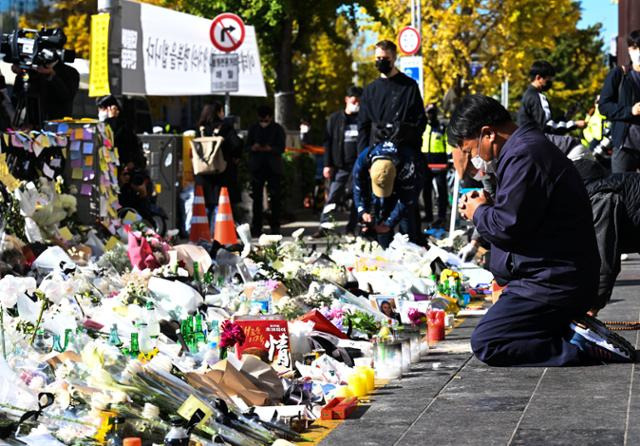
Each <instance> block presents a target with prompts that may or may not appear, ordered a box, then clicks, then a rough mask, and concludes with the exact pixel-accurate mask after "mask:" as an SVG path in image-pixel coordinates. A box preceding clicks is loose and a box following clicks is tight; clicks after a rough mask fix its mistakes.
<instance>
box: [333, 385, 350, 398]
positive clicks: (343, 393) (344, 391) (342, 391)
mask: <svg viewBox="0 0 640 446" xmlns="http://www.w3.org/2000/svg"><path fill="white" fill-rule="evenodd" d="M333 396H334V397H336V398H338V397H341V398H349V397H351V396H353V393H351V390H349V387H347V386H340V387H337V388H336V390H335V393H334V395H333Z"/></svg>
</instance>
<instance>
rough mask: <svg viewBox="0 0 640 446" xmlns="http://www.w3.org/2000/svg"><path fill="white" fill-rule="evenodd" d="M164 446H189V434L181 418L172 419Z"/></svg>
mask: <svg viewBox="0 0 640 446" xmlns="http://www.w3.org/2000/svg"><path fill="white" fill-rule="evenodd" d="M164 446H189V433H188V432H187V429H185V427H184V422H183V421H182V419H181V418H179V417H172V418H171V429H170V430H169V432H167V435H166V436H165V437H164Z"/></svg>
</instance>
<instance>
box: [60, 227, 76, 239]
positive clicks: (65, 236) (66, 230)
mask: <svg viewBox="0 0 640 446" xmlns="http://www.w3.org/2000/svg"><path fill="white" fill-rule="evenodd" d="M58 234H59V235H60V237H62V239H63V240H64V241H67V242H68V241H69V240H71V239H72V238H73V234H71V231H69V228H67V227H66V226H63V227H62V228H60V229H59V230H58Z"/></svg>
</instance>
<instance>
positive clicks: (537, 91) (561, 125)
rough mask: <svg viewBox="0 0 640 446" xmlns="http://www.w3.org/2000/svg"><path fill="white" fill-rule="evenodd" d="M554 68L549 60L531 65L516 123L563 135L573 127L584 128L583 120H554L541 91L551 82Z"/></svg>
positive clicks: (547, 87)
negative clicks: (527, 85) (529, 81)
mask: <svg viewBox="0 0 640 446" xmlns="http://www.w3.org/2000/svg"><path fill="white" fill-rule="evenodd" d="M555 75H556V70H555V68H554V67H553V65H551V64H550V63H549V62H547V61H544V60H539V61H536V62H534V63H533V65H531V69H530V70H529V78H530V79H531V84H530V85H529V87H528V88H527V89H526V90H525V92H524V94H523V95H522V105H520V109H519V110H518V125H519V126H524V125H526V124H532V125H534V126H535V127H537V128H538V130H541V131H543V132H545V133H551V134H556V135H563V134H565V133H567V132H569V131H571V130H573V129H575V128H580V129H581V128H584V126H585V122H584V120H580V121H555V120H554V116H553V113H552V111H551V107H550V106H549V101H548V100H547V97H546V96H545V94H544V93H543V92H545V91H548V90H549V89H550V88H551V86H552V84H553V77H554V76H555Z"/></svg>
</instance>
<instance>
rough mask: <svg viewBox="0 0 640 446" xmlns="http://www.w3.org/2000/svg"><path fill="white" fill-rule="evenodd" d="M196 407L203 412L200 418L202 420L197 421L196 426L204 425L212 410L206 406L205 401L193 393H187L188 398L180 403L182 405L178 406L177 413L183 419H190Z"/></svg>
mask: <svg viewBox="0 0 640 446" xmlns="http://www.w3.org/2000/svg"><path fill="white" fill-rule="evenodd" d="M198 409H200V410H201V411H202V412H204V418H203V419H202V421H200V423H198V426H204V425H205V423H206V422H207V420H208V419H209V418H211V416H212V415H213V411H212V410H211V409H210V408H209V406H207V405H206V404H205V403H203V402H202V401H200V400H199V399H198V398H196V397H195V396H193V395H189V398H187V399H186V400H185V401H184V403H182V406H180V408H179V409H178V415H180V416H181V417H182V418H184V419H185V420H190V419H191V417H192V416H193V414H194V413H195V412H196V410H198Z"/></svg>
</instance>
